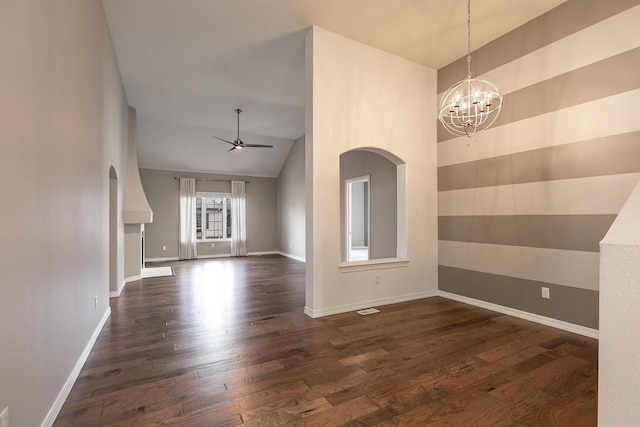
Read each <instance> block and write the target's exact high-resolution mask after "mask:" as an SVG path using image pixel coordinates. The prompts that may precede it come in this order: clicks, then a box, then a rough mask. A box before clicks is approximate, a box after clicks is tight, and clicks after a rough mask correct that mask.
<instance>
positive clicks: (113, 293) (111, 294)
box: [109, 279, 127, 298]
mask: <svg viewBox="0 0 640 427" xmlns="http://www.w3.org/2000/svg"><path fill="white" fill-rule="evenodd" d="M126 284H127V281H126V280H125V279H123V280H122V282H120V284H119V285H118V289H117V290H115V291H109V298H117V297H119V296H120V294H121V293H122V290H123V289H124V287H125V286H126Z"/></svg>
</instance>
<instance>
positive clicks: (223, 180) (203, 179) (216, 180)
mask: <svg viewBox="0 0 640 427" xmlns="http://www.w3.org/2000/svg"><path fill="white" fill-rule="evenodd" d="M172 178H173V179H180V178H193V177H191V176H173V177H172ZM193 179H195V180H196V181H211V182H231V180H228V179H209V178H193ZM236 181H242V180H241V179H239V180H236ZM244 182H245V183H246V184H251V181H244Z"/></svg>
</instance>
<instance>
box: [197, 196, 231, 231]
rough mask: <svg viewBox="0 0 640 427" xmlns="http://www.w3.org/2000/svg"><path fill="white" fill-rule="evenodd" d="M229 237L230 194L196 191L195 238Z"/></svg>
mask: <svg viewBox="0 0 640 427" xmlns="http://www.w3.org/2000/svg"><path fill="white" fill-rule="evenodd" d="M230 238H231V195H230V194H224V193H196V239H198V240H201V241H202V240H225V239H230Z"/></svg>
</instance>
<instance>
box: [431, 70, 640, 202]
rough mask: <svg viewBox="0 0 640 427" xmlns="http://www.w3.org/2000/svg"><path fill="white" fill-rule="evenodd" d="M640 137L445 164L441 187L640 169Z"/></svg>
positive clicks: (440, 175)
mask: <svg viewBox="0 0 640 427" xmlns="http://www.w3.org/2000/svg"><path fill="white" fill-rule="evenodd" d="M638 74H639V75H640V73H638ZM638 141H640V131H636V132H630V133H625V134H621V135H613V136H607V137H602V138H595V139H591V140H586V141H579V142H573V143H570V144H564V145H557V146H553V147H545V148H540V149H537V150H530V151H524V152H521V153H515V154H509V155H503V156H498V157H493V158H489V159H482V160H476V161H473V162H466V163H460V164H455V165H449V166H442V167H439V168H438V190H439V191H448V190H459V189H463V188H477V187H493V186H496V185H508V184H520V183H526V182H538V181H552V180H558V179H569V178H581V177H588V176H603V175H616V174H623V173H633V172H640V143H638Z"/></svg>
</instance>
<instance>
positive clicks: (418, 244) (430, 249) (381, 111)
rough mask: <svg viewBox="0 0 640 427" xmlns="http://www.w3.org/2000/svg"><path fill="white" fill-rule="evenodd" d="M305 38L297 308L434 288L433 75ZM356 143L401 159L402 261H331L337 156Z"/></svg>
mask: <svg viewBox="0 0 640 427" xmlns="http://www.w3.org/2000/svg"><path fill="white" fill-rule="evenodd" d="M307 37H308V38H307V60H306V61H307V62H306V72H307V79H306V83H307V96H306V102H307V104H306V120H305V127H306V132H305V133H306V138H307V139H306V148H305V149H306V173H307V186H306V195H307V206H306V209H307V212H306V216H307V241H306V245H307V249H306V253H307V279H306V280H307V292H306V307H305V312H306V313H307V314H309V315H311V316H314V317H316V316H322V315H326V314H331V313H337V312H341V311H348V310H353V309H356V308H363V307H367V306H370V305H382V304H386V303H391V302H398V301H405V300H410V299H417V298H422V297H425V296H430V295H434V294H435V291H436V288H437V246H436V243H437V234H436V233H437V230H436V221H437V205H436V203H437V191H436V128H435V126H436V124H435V120H430V119H428V118H429V117H435V104H436V72H435V71H434V70H431V69H429V68H426V67H424V66H422V65H419V64H416V63H413V62H410V61H407V60H405V59H401V58H398V57H396V56H393V55H390V54H388V53H385V52H382V51H380V50H377V49H374V48H371V47H369V46H366V45H363V44H360V43H357V42H354V41H352V40H349V39H347V38H344V37H342V36H339V35H336V34H333V33H331V32H329V31H326V30H324V29H322V28H319V27H313V28H312V29H310V31H309V33H308V35H307ZM363 147H371V148H376V149H381V150H385V151H387V152H390V153H392V154H394V155H395V156H397V157H399V158H400V159H402V160H403V161H404V162H406V174H407V175H406V182H407V185H406V192H407V198H406V200H407V206H406V212H407V214H406V228H407V252H408V258H409V260H410V261H409V262H408V264H407V265H406V266H403V267H397V268H385V269H378V270H373V269H365V270H364V271H349V272H346V271H344V270H341V269H340V268H339V265H340V263H341V261H340V241H341V236H340V186H341V185H342V183H341V182H340V155H341V154H342V153H344V152H346V151H349V150H352V149H355V148H363ZM310 258H311V259H310ZM310 261H311V262H310ZM375 276H379V277H380V283H379V284H375V282H376V280H375Z"/></svg>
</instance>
